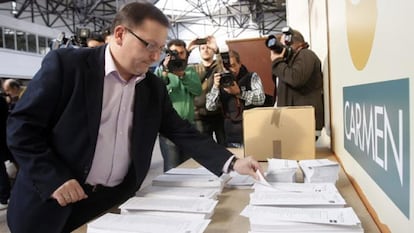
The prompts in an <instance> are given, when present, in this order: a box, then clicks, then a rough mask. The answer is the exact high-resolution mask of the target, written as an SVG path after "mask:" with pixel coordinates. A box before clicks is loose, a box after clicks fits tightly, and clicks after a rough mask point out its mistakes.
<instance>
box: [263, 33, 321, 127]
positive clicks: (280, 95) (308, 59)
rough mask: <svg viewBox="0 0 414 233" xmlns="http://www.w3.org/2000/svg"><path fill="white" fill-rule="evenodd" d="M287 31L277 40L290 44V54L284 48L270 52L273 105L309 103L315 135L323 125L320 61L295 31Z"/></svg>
mask: <svg viewBox="0 0 414 233" xmlns="http://www.w3.org/2000/svg"><path fill="white" fill-rule="evenodd" d="M291 32H292V33H291V36H287V35H286V34H283V35H282V37H281V43H282V44H285V45H287V46H290V47H291V49H292V56H291V57H290V56H285V53H287V51H288V50H287V49H286V48H285V49H283V51H282V52H281V53H280V54H279V53H277V52H275V51H274V50H271V52H270V59H271V60H272V73H273V75H274V76H275V77H276V78H277V79H276V86H277V87H276V88H277V99H276V102H277V106H278V107H280V106H303V105H311V106H313V107H314V108H315V120H316V124H315V125H316V129H315V130H316V134H317V135H318V133H320V130H321V129H322V127H323V125H324V107H323V76H322V69H321V61H320V59H319V58H318V56H317V55H316V54H315V53H314V52H313V51H312V50H310V49H309V48H308V47H309V45H308V43H306V42H305V40H304V38H303V36H302V34H301V33H300V32H299V31H297V30H292V31H291ZM289 38H290V39H289Z"/></svg>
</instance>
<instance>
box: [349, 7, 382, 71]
mask: <svg viewBox="0 0 414 233" xmlns="http://www.w3.org/2000/svg"><path fill="white" fill-rule="evenodd" d="M376 25H377V1H376V0H346V29H347V37H348V46H349V52H350V54H351V58H352V63H353V64H354V66H355V68H356V69H357V70H362V69H364V68H365V66H366V64H367V62H368V59H369V56H370V54H371V49H372V43H373V41H374V36H375V27H376Z"/></svg>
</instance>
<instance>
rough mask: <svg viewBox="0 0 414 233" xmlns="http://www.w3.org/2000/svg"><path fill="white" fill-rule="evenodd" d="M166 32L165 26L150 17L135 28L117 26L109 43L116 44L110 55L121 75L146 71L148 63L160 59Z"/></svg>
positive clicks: (138, 73) (131, 74)
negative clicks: (113, 51)
mask: <svg viewBox="0 0 414 233" xmlns="http://www.w3.org/2000/svg"><path fill="white" fill-rule="evenodd" d="M167 34H168V28H167V27H165V26H164V25H162V24H160V23H158V22H157V21H154V20H150V19H147V20H145V21H144V22H143V24H142V25H140V26H139V27H135V28H128V27H126V26H123V25H120V26H117V27H116V28H115V32H114V36H113V37H114V38H113V40H112V41H111V43H114V44H116V45H114V47H115V50H116V52H115V53H112V55H113V57H114V60H115V62H116V64H117V67H118V70H119V71H120V73H121V75H122V76H126V77H130V76H133V75H140V74H144V73H146V72H147V71H148V68H149V67H150V65H151V64H153V63H154V62H156V61H158V60H159V59H160V54H161V50H162V48H163V47H164V45H165V41H166V40H167Z"/></svg>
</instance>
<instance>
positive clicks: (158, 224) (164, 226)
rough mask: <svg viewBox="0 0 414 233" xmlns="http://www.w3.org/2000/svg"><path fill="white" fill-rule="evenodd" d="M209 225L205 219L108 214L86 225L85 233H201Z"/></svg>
mask: <svg viewBox="0 0 414 233" xmlns="http://www.w3.org/2000/svg"><path fill="white" fill-rule="evenodd" d="M209 223H210V220H205V219H188V218H177V217H172V216H151V215H122V214H112V213H108V214H105V215H103V216H101V217H99V218H97V219H96V220H94V221H92V222H90V223H88V225H87V233H142V232H145V233H160V232H168V233H183V232H185V233H202V232H204V231H205V229H206V228H207V226H208V224H209Z"/></svg>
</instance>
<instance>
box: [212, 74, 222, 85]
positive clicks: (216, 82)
mask: <svg viewBox="0 0 414 233" xmlns="http://www.w3.org/2000/svg"><path fill="white" fill-rule="evenodd" d="M220 79H221V75H220V73H215V74H214V83H213V85H214V87H215V88H219V87H220Z"/></svg>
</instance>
